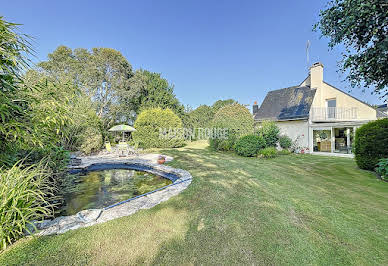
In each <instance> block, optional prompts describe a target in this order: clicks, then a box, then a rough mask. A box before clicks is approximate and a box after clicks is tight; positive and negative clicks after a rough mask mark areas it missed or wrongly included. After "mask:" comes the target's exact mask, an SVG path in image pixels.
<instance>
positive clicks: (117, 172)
mask: <svg viewBox="0 0 388 266" xmlns="http://www.w3.org/2000/svg"><path fill="white" fill-rule="evenodd" d="M170 184H172V181H171V180H170V179H167V178H164V177H161V176H159V175H154V174H151V173H148V172H144V171H138V170H130V169H106V170H98V171H88V172H80V173H77V174H69V175H68V176H67V178H66V179H65V182H64V184H63V189H62V191H61V194H62V197H63V201H64V202H63V204H62V206H61V208H60V209H59V211H58V213H57V214H58V215H73V214H76V213H77V212H79V211H81V210H86V209H99V208H104V207H107V206H109V205H112V204H115V203H117V202H120V201H124V200H127V199H130V198H132V197H135V196H138V195H141V194H144V193H147V192H150V191H153V190H155V189H159V188H162V187H164V186H167V185H170Z"/></svg>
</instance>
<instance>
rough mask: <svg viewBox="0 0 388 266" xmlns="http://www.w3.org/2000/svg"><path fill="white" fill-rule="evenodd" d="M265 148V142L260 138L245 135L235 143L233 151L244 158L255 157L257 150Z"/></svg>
mask: <svg viewBox="0 0 388 266" xmlns="http://www.w3.org/2000/svg"><path fill="white" fill-rule="evenodd" d="M264 147H265V140H264V139H263V137H261V136H257V135H246V136H243V137H241V138H239V140H238V141H237V142H236V145H235V148H234V149H235V151H236V153H237V154H238V155H241V156H245V157H252V156H256V155H257V153H258V152H259V150H261V149H263V148H264Z"/></svg>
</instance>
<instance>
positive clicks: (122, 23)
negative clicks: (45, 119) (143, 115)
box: [0, 0, 382, 107]
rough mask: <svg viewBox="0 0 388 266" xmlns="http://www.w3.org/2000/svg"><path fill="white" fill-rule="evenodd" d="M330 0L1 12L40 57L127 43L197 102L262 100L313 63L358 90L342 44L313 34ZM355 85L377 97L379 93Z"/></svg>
mask: <svg viewBox="0 0 388 266" xmlns="http://www.w3.org/2000/svg"><path fill="white" fill-rule="evenodd" d="M325 5H326V1H311V0H310V1H308V0H299V1H285V0H284V1H281V0H280V1H244V0H241V1H238V0H235V1H221V0H220V1H211V0H208V1H199V0H196V1H178V0H177V1H170V0H163V1H157V0H154V1H148V0H142V1H115V0H110V1H106V0H105V1H100V0H94V1H80V0H78V1H69V0H66V1H43V0H34V1H27V0H26V1H7V3H6V4H3V5H2V8H1V13H0V15H3V16H4V17H5V19H6V20H9V21H12V22H17V23H21V24H24V25H23V26H22V27H21V31H22V32H24V33H27V34H29V35H32V36H33V37H34V38H35V41H34V47H35V50H36V55H37V58H38V60H44V59H46V57H47V54H48V53H50V52H52V51H53V50H54V49H55V48H56V47H57V46H59V45H66V46H69V47H71V48H78V47H84V48H92V47H110V48H114V49H117V50H119V51H120V52H121V53H122V54H123V55H124V56H125V57H126V58H127V59H128V61H129V62H130V63H131V64H132V66H133V68H134V69H137V68H144V69H147V70H150V71H154V72H160V73H162V75H163V76H164V77H165V78H166V79H168V80H169V81H170V82H171V83H173V84H174V85H175V93H176V95H177V97H178V98H179V100H180V101H181V102H182V103H183V104H185V105H187V104H188V105H190V106H192V107H197V106H198V105H200V104H212V103H213V102H214V101H216V100H218V99H228V98H233V99H236V100H238V101H239V102H240V103H243V104H250V105H251V104H253V102H254V101H258V102H259V103H261V102H262V100H263V99H264V97H265V95H266V93H267V92H268V91H269V90H274V89H279V88H283V87H288V86H293V85H297V84H299V83H300V82H302V81H303V80H304V78H305V77H306V76H307V74H308V71H307V63H306V42H307V40H310V42H311V49H310V63H313V62H315V61H320V62H322V63H323V64H324V66H325V70H324V79H325V81H326V82H328V83H330V84H332V85H334V86H336V87H338V88H340V89H342V90H345V91H349V90H350V86H349V84H348V83H347V82H343V80H344V79H345V76H344V75H342V74H340V73H338V72H337V70H338V66H337V61H338V60H340V59H341V53H340V52H341V50H340V48H336V49H335V50H329V49H328V47H327V40H326V39H320V38H319V34H318V33H315V32H312V25H313V24H314V23H315V22H316V21H317V20H318V14H319V10H320V9H322V8H324V7H325ZM370 92H371V90H366V92H365V93H363V92H362V91H361V89H353V90H352V91H351V94H352V95H354V96H356V97H358V98H359V99H361V100H364V101H367V102H369V103H381V102H382V100H379V99H378V97H377V96H373V95H371V93H370Z"/></svg>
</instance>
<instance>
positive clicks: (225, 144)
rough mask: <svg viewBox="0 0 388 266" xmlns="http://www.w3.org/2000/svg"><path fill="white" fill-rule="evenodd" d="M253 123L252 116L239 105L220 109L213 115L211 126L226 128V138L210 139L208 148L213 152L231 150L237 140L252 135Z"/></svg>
mask: <svg viewBox="0 0 388 266" xmlns="http://www.w3.org/2000/svg"><path fill="white" fill-rule="evenodd" d="M253 123H254V121H253V116H252V114H251V113H250V112H249V110H248V109H247V108H246V107H244V106H242V105H240V104H230V105H226V106H224V107H222V108H221V109H219V110H218V111H217V113H216V114H215V115H214V119H213V121H212V123H211V126H212V127H213V128H227V129H228V138H227V139H210V140H209V144H210V147H211V148H212V149H213V150H222V151H228V150H233V149H234V144H235V142H236V141H237V140H238V138H240V137H242V136H245V135H248V134H252V133H253Z"/></svg>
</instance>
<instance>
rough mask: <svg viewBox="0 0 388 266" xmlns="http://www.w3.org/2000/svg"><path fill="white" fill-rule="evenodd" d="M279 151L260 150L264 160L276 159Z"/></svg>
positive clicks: (270, 149) (272, 148)
mask: <svg viewBox="0 0 388 266" xmlns="http://www.w3.org/2000/svg"><path fill="white" fill-rule="evenodd" d="M277 153H278V151H277V150H276V148H275V147H267V148H264V149H262V150H260V152H259V154H260V155H261V156H262V157H264V158H274V157H276V155H277Z"/></svg>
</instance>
